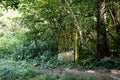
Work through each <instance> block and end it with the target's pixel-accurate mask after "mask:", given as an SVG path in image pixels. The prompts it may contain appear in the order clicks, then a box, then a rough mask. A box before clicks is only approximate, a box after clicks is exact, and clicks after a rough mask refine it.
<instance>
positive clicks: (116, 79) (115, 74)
mask: <svg viewBox="0 0 120 80" xmlns="http://www.w3.org/2000/svg"><path fill="white" fill-rule="evenodd" d="M45 71H46V72H47V73H50V74H51V75H55V74H64V73H66V72H69V73H72V74H75V75H86V76H87V75H96V76H99V77H102V78H103V79H105V80H120V70H115V69H112V70H109V69H104V68H99V69H96V70H78V69H67V68H66V69H46V70H45Z"/></svg>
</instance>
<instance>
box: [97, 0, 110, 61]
mask: <svg viewBox="0 0 120 80" xmlns="http://www.w3.org/2000/svg"><path fill="white" fill-rule="evenodd" d="M97 1H98V7H97V8H98V15H97V28H96V29H97V53H96V59H98V60H100V59H101V58H103V57H105V56H109V48H108V44H107V35H106V9H105V8H106V3H105V0H97Z"/></svg>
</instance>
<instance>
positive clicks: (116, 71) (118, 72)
mask: <svg viewBox="0 0 120 80" xmlns="http://www.w3.org/2000/svg"><path fill="white" fill-rule="evenodd" d="M111 73H112V74H120V70H115V69H114V70H111Z"/></svg>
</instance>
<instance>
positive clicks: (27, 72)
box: [0, 59, 37, 80]
mask: <svg viewBox="0 0 120 80" xmlns="http://www.w3.org/2000/svg"><path fill="white" fill-rule="evenodd" d="M36 75H37V72H36V71H33V70H32V65H31V64H29V63H27V62H26V61H20V62H16V61H13V60H2V59H0V79H1V80H16V79H22V80H24V79H25V80H26V79H29V78H33V77H35V76H36Z"/></svg>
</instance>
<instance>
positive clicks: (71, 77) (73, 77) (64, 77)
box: [60, 73, 102, 80]
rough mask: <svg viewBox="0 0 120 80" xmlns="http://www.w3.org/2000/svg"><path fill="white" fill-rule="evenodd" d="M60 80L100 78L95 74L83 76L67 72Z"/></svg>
mask: <svg viewBox="0 0 120 80" xmlns="http://www.w3.org/2000/svg"><path fill="white" fill-rule="evenodd" d="M60 80H102V79H101V78H99V77H96V76H93V75H92V76H84V75H80V76H78V75H74V74H70V73H67V74H65V75H63V76H62V78H61V79H60Z"/></svg>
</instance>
